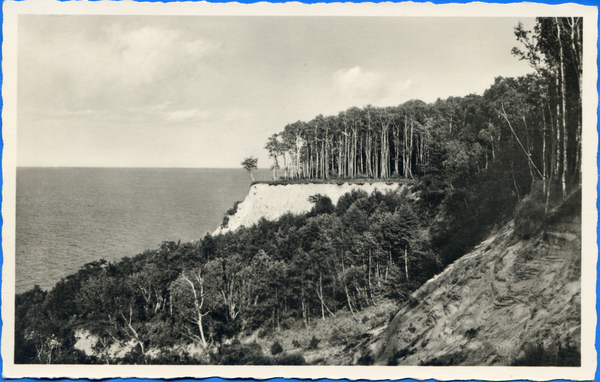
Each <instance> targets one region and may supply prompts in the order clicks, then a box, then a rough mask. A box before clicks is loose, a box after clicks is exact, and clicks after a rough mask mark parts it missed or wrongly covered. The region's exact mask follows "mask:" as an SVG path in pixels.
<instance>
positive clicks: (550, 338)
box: [366, 214, 581, 366]
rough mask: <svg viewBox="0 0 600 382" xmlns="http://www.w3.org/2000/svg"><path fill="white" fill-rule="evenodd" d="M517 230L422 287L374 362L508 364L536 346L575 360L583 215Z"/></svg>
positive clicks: (373, 350)
mask: <svg viewBox="0 0 600 382" xmlns="http://www.w3.org/2000/svg"><path fill="white" fill-rule="evenodd" d="M514 231H515V228H514V223H510V224H508V225H507V226H505V227H504V228H503V229H502V230H501V231H500V232H499V233H498V234H496V235H493V236H491V237H490V238H488V239H487V240H486V241H484V242H482V243H481V244H480V245H479V246H478V247H477V248H475V250H473V251H472V252H471V253H469V254H467V255H465V256H464V257H462V258H460V259H459V260H457V261H456V262H455V263H454V264H452V265H450V266H449V267H448V268H447V269H446V270H445V271H444V272H442V273H441V274H439V275H438V276H436V277H435V278H433V279H431V280H429V281H428V282H427V283H426V284H424V285H423V286H422V287H421V288H419V289H418V290H417V291H416V292H415V293H414V294H413V296H412V299H411V302H410V303H409V304H407V305H406V306H404V307H403V308H401V310H400V311H399V312H398V313H397V314H396V316H395V317H394V319H393V320H392V321H391V322H390V324H389V325H388V327H387V328H386V329H385V330H384V331H383V332H382V333H381V334H380V335H379V336H378V337H377V338H376V339H375V340H374V341H373V342H372V343H371V344H370V347H369V349H368V352H370V354H371V355H372V357H373V358H374V360H375V362H376V364H380V365H386V364H392V365H419V364H421V365H480V366H482V365H510V364H511V363H512V362H514V360H515V359H516V358H519V357H523V356H524V354H525V353H526V351H527V350H528V349H529V351H530V353H531V349H533V347H535V346H537V348H538V349H544V348H545V349H554V354H556V355H558V356H560V355H561V354H562V355H563V356H564V354H568V355H569V356H571V357H574V359H575V358H576V355H577V353H578V351H579V350H578V349H580V344H581V338H580V337H581V215H580V214H574V215H571V216H570V217H568V218H567V217H562V218H560V219H556V221H554V222H553V223H552V224H550V225H548V226H547V227H546V229H545V230H544V231H543V232H540V233H539V234H537V235H535V236H533V237H531V238H528V239H522V238H520V237H519V236H518V235H516V234H515V232H514ZM561 349H562V350H561ZM565 349H570V350H569V351H567V352H565ZM573 349H575V350H573ZM366 351H367V350H366ZM561 351H562V353H561ZM574 355H575V356H574ZM575 362H577V361H576V360H575Z"/></svg>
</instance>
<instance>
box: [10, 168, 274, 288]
mask: <svg viewBox="0 0 600 382" xmlns="http://www.w3.org/2000/svg"><path fill="white" fill-rule="evenodd" d="M268 177H269V174H268V171H267V170H259V171H258V172H256V173H255V178H257V179H268ZM249 186H250V177H249V175H248V173H247V172H245V171H244V170H243V169H139V168H130V169H122V168H18V169H17V206H16V213H17V216H16V292H17V293H20V292H24V291H25V290H28V289H30V288H31V287H32V286H34V285H35V284H38V285H40V286H41V287H42V288H44V289H50V288H52V286H54V284H55V283H56V282H57V281H59V280H60V279H61V278H62V277H64V276H67V275H69V274H71V273H74V272H76V271H77V270H78V269H79V268H80V267H81V266H82V265H83V264H85V263H88V262H90V261H93V260H98V259H106V260H108V261H111V262H114V261H118V260H119V259H121V258H122V257H124V256H130V257H131V256H135V255H136V254H138V253H141V252H143V251H144V250H145V249H155V248H157V247H158V246H159V244H160V243H161V242H163V241H167V240H169V241H170V240H172V241H178V240H181V241H184V242H185V241H193V240H198V239H199V238H201V237H203V236H204V235H205V234H206V232H211V233H212V232H213V231H214V230H215V229H216V228H217V226H218V225H219V224H220V223H221V220H222V218H223V214H224V213H225V212H226V211H227V209H229V208H231V206H232V205H233V203H234V202H235V201H237V200H243V199H244V197H245V196H246V194H247V192H248V188H249Z"/></svg>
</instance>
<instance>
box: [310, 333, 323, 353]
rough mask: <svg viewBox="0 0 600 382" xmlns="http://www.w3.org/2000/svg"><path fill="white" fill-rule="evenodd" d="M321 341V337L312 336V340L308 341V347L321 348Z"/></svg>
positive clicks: (311, 348)
mask: <svg viewBox="0 0 600 382" xmlns="http://www.w3.org/2000/svg"><path fill="white" fill-rule="evenodd" d="M319 342H321V340H320V339H318V338H317V337H315V336H312V338H311V339H310V342H309V343H308V349H309V350H314V349H318V348H319Z"/></svg>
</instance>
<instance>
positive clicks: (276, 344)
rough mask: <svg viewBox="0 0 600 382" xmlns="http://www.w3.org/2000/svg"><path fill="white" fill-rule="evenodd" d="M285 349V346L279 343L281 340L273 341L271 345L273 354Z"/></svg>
mask: <svg viewBox="0 0 600 382" xmlns="http://www.w3.org/2000/svg"><path fill="white" fill-rule="evenodd" d="M282 351H283V346H281V344H280V343H279V341H275V342H273V344H272V345H271V354H273V355H277V354H279V353H281V352H282Z"/></svg>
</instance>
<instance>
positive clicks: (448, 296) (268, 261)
mask: <svg viewBox="0 0 600 382" xmlns="http://www.w3.org/2000/svg"><path fill="white" fill-rule="evenodd" d="M581 22H582V21H581V19H576V18H552V19H549V18H540V19H539V20H538V24H537V26H536V30H535V31H534V32H533V34H532V33H531V32H527V31H524V30H522V28H521V27H520V26H519V27H517V28H516V35H517V39H518V40H519V41H521V42H522V43H523V44H524V46H525V50H526V51H525V52H521V51H520V50H518V49H516V50H515V51H514V53H515V54H516V55H517V56H518V57H520V58H522V59H526V60H528V61H529V62H530V64H531V65H532V66H533V67H534V68H535V69H536V74H531V75H528V76H525V77H520V78H516V79H515V78H497V79H496V80H495V82H494V84H493V85H492V86H491V87H490V88H489V89H488V90H486V91H485V93H484V94H483V96H478V95H469V96H466V97H462V98H460V97H450V98H448V99H446V100H438V101H436V102H435V103H433V104H425V103H423V102H421V101H410V102H407V103H405V104H403V105H400V106H398V107H393V108H385V109H383V108H373V107H370V106H367V107H365V108H363V109H358V108H352V109H350V110H348V111H345V112H342V113H340V115H338V116H334V117H322V116H319V117H317V118H315V120H313V121H310V122H306V123H305V122H297V123H294V124H291V125H288V126H286V127H285V129H284V131H283V132H282V133H281V134H278V135H275V136H273V137H271V138H270V139H269V142H268V144H267V149H268V150H269V152H270V154H271V156H272V157H273V160H274V164H273V170H274V173H275V171H277V170H278V168H279V167H280V163H282V164H283V177H284V180H285V181H287V180H288V179H298V178H303V179H327V180H330V179H339V180H340V181H347V180H351V181H352V180H353V179H356V178H361V179H362V178H367V179H380V178H385V179H389V178H397V179H410V181H411V183H412V182H414V185H412V186H410V187H407V186H403V187H401V188H398V189H397V190H396V191H394V192H385V193H382V192H379V191H374V192H372V193H370V194H367V193H366V192H361V191H360V190H353V191H352V192H350V193H347V194H345V195H343V196H341V197H340V198H339V199H338V200H337V203H333V202H332V200H331V199H330V198H329V197H328V196H327V195H324V194H319V193H317V194H315V195H311V196H310V202H311V203H312V209H311V210H310V211H309V212H307V213H303V214H297V215H293V214H286V215H284V216H281V217H280V218H278V219H276V220H266V219H261V220H260V221H258V223H257V224H254V225H253V226H248V227H241V228H239V229H237V230H236V231H235V232H228V233H226V234H222V235H215V236H212V235H210V234H206V236H204V237H203V238H202V239H200V240H198V241H196V242H192V243H175V242H164V243H163V244H162V245H161V246H160V247H159V248H158V249H156V250H148V251H146V252H144V253H142V254H139V255H137V256H135V257H133V258H124V259H123V260H121V261H120V262H119V263H115V264H112V263H108V262H106V261H104V260H99V261H96V262H92V263H89V264H86V265H85V266H84V267H82V269H81V270H80V271H79V272H77V273H76V274H73V275H71V276H68V277H66V278H65V279H63V280H61V281H60V282H59V283H57V285H56V286H55V287H54V288H53V289H52V290H50V291H44V290H41V289H40V288H39V287H35V288H33V289H32V290H30V291H27V292H25V293H22V294H19V295H17V296H16V307H15V308H16V312H15V314H16V317H15V323H16V331H15V363H124V364H133V363H137V364H140V363H168V364H305V363H311V364H329V363H336V364H372V363H374V362H376V363H385V364H387V363H389V364H401V363H410V364H414V363H421V362H422V363H423V364H431V365H434V364H435V365H438V364H439V365H448V364H461V363H469V364H486V363H490V364H491V363H494V362H500V363H503V364H506V363H508V362H512V361H514V362H515V363H518V364H532V363H534V361H532V359H533V358H535V352H536V351H539V352H543V351H546V350H547V349H549V348H548V347H552V346H554V348H553V349H558V350H556V351H555V352H554V353H555V354H562V355H564V354H567V355H569V357H570V356H572V355H573V354H575V356H574V357H575V358H576V352H577V349H576V348H577V346H578V343H577V341H575V342H572V341H571V340H572V339H573V338H575V337H576V335H577V332H576V329H573V330H571V329H572V328H576V326H577V322H579V321H580V318H579V317H578V316H577V315H576V314H570V313H569V314H568V315H564V316H560V317H561V318H560V319H561V320H563V319H564V320H566V321H564V322H563V321H561V322H558V323H557V325H566V323H565V322H568V323H572V326H569V329H568V331H567V332H566V333H569V334H570V335H571V337H570V340H567V339H565V338H561V339H560V341H559V342H558V344H556V343H555V342H552V343H550V342H548V340H547V338H546V337H544V336H541V337H535V336H534V337H535V338H540V339H541V341H542V342H540V347H538V348H537V349H533V350H532V351H529V350H527V349H524V348H523V347H522V342H516V341H512V340H510V341H508V340H507V342H506V343H505V344H504V342H503V344H504V345H502V346H506V351H505V352H496V353H494V354H495V355H496V357H495V358H486V359H485V360H484V359H478V358H474V356H473V355H472V354H471V353H469V352H479V351H481V352H482V353H481V354H484V353H485V352H484V351H483V350H486V349H487V350H489V349H488V347H486V346H488V345H486V342H485V341H483V340H482V341H479V340H478V339H479V336H480V335H483V333H486V336H490V335H492V334H493V333H494V332H493V330H494V328H493V327H492V326H490V324H489V323H490V322H492V321H491V320H490V321H488V323H487V324H485V323H483V322H482V321H481V320H483V319H484V318H485V317H484V316H485V315H486V314H488V315H492V316H493V317H494V318H498V317H500V316H499V315H498V314H492V313H490V312H492V311H474V310H473V309H475V306H473V307H472V308H469V304H467V303H465V302H468V301H474V302H476V303H481V304H487V305H486V306H491V305H490V304H495V305H494V306H496V305H497V306H498V308H494V309H497V310H496V311H494V312H498V313H506V314H512V315H513V316H515V317H516V316H518V317H517V319H516V320H517V321H518V322H522V320H523V319H525V318H527V317H529V318H531V319H534V322H533V323H532V324H531V325H537V323H538V321H535V320H538V319H541V318H542V317H548V314H554V313H553V312H558V311H566V312H571V311H573V309H575V310H576V309H577V304H578V302H577V290H576V287H575V286H579V287H580V282H579V281H578V280H579V279H578V272H579V270H578V268H577V264H578V263H577V259H578V258H579V259H580V256H581V251H580V247H578V243H579V240H580V239H579V237H580V236H578V235H580V233H578V231H577V229H578V227H577V223H575V221H574V220H573V221H571V222H570V223H568V222H567V223H568V224H570V225H569V227H567V228H565V233H566V234H568V235H566V236H565V235H562V234H561V235H562V236H560V235H559V236H557V235H554V236H553V232H555V231H553V229H554V228H552V227H553V226H552V224H555V223H556V220H553V219H557V216H560V214H561V213H562V214H563V215H564V216H577V212H569V213H567V212H565V211H570V210H569V209H568V208H567V207H565V206H571V207H572V210H573V211H577V208H579V210H580V209H581V207H580V199H581V193H580V192H578V191H577V190H579V188H580V182H581V175H580V172H581V93H580V91H579V89H580V82H578V79H580V78H581V73H580V70H581V67H580V64H581V62H580V53H581V46H580V43H581V41H580V37H581V36H580V35H581ZM565 32H572V33H565ZM559 46H560V47H561V48H560V50H559V49H558V48H559ZM274 175H275V174H274ZM568 195H571V197H570V198H567V196H568ZM573 206H575V207H573ZM577 206H579V207H577ZM237 208H238V205H235V206H234V208H233V209H232V212H233V214H235V213H236V212H237ZM557 208H558V211H559V212H558V215H556V213H557V212H556V211H557ZM565 208H566V209H565ZM560 211H562V212H560ZM228 215H232V214H229V213H228ZM513 219H514V223H512V225H509V226H508V227H510V228H506V227H507V226H506V224H507V223H508V222H509V221H511V220H513ZM567 223H564V224H567ZM557 224H558V223H557ZM579 228H580V227H579ZM497 232H501V233H500V236H499V237H501V239H498V240H495V239H490V240H491V241H488V242H486V243H485V244H484V245H483V247H482V246H479V247H477V249H476V250H475V252H472V253H471V254H469V255H468V256H467V257H465V258H461V257H462V256H463V255H465V254H468V253H469V252H471V251H472V250H473V249H474V248H475V247H476V246H477V245H479V244H480V243H481V242H482V241H483V240H484V239H485V238H486V237H494V236H489V235H493V234H495V233H497ZM573 235H574V236H575V238H574V239H573V240H571V239H572V238H573ZM556 237H558V239H556ZM561 237H562V238H561ZM565 237H567V238H568V240H566V241H565V240H563V239H564V238H565ZM555 239H556V240H557V241H556V242H553V241H552V240H555ZM556 246H559V247H561V248H563V249H562V250H564V251H568V252H569V256H570V257H566V256H565V257H564V261H563V260H561V261H554V259H555V258H556V257H560V256H562V254H561V255H560V256H559V255H553V254H552V253H551V252H553V251H558V250H559V248H556ZM496 247H497V248H496ZM457 259H458V261H457V262H456V263H454V264H453V265H450V264H452V263H453V262H455V261H456V260H457ZM449 265H450V267H449V268H447V267H448V266H449ZM502 266H504V267H505V268H506V269H507V271H502V269H501V268H502ZM561 267H562V268H561ZM565 267H566V268H565ZM444 269H446V271H444ZM457 270H460V271H459V272H458V274H456V273H455V272H457ZM508 270H510V272H509V271H508ZM442 271H443V272H444V273H442V274H441V275H440V276H439V277H438V278H436V279H433V280H432V281H429V282H428V280H431V278H432V277H433V276H434V275H436V274H439V273H440V272H442ZM546 276H547V277H546ZM519 277H523V279H522V280H521V279H519ZM537 277H542V278H543V280H542V281H544V282H550V283H551V284H552V285H563V284H564V285H567V284H565V282H567V281H568V282H569V283H572V284H569V288H570V289H568V290H569V291H570V292H569V293H571V292H572V293H571V295H569V296H570V298H566V299H564V300H560V299H557V300H556V301H555V302H554V303H555V304H557V305H556V306H554V307H552V308H551V309H554V310H551V309H550V308H548V310H546V313H544V312H543V311H542V310H541V309H540V306H542V305H544V304H545V303H542V305H540V303H538V302H537V301H528V302H527V304H526V305H524V307H523V306H521V305H520V304H523V303H522V302H521V300H523V299H524V298H527V299H529V298H533V299H535V298H537V297H535V296H541V297H540V298H542V301H544V300H543V299H544V298H546V297H547V296H548V295H547V293H551V292H552V291H554V289H552V288H550V289H548V290H547V291H543V290H540V291H537V292H536V291H535V290H526V289H527V288H525V287H523V285H524V284H523V283H522V282H524V280H537V279H536V278H537ZM549 278H552V280H550V281H548V280H549ZM472 280H482V281H472ZM565 280H566V281H565ZM484 281H490V282H491V284H490V285H492V286H489V285H488V284H485V285H484ZM426 282H427V284H426ZM520 282H521V284H519V283H520ZM536 282H537V281H536ZM424 284H425V285H424ZM465 285H468V288H466V287H464V286H465ZM544 285H546V284H544V283H540V284H539V287H540V288H542V287H543V286H544ZM419 288H421V289H419ZM494 288H495V289H494ZM519 288H520V289H519ZM523 288H524V289H523ZM415 291H416V293H415ZM440 293H441V295H439V296H438V294H440ZM490 293H491V294H490ZM527 293H530V294H527ZM484 295H485V296H487V297H482V296H484ZM480 297H481V298H480ZM461 301H462V303H461ZM513 307H515V309H516V310H515V311H514V312H513V311H511V309H513ZM413 308H414V309H413ZM397 309H402V314H399V315H395V313H396V311H397ZM440 309H441V310H440ZM561 309H562V310H561ZM534 310H535V311H534ZM456 312H462V313H461V314H463V313H464V314H471V315H472V316H473V318H472V319H471V320H470V321H469V320H466V321H462V318H461V319H460V320H459V317H458V316H455V315H454V314H455V313H456ZM405 315H406V317H405V318H403V317H404V316H405ZM411 315H412V316H411ZM527 315H529V316H527ZM394 316H395V318H394V319H393V321H392V323H391V325H390V326H389V327H388V328H387V329H386V330H385V332H384V334H382V336H383V337H377V335H379V334H380V332H381V331H382V330H384V328H385V326H386V325H387V323H388V322H389V321H390V319H391V318H392V317H394ZM409 317H414V320H411V319H409ZM444 317H447V318H444ZM461 317H462V316H461ZM486 317H487V316H486ZM544 319H545V318H544ZM444 320H445V321H444ZM520 320H521V321H520ZM413 321H414V322H413ZM539 322H542V321H539ZM544 322H545V323H546V324H547V325H551V324H552V322H551V321H544ZM546 324H544V325H546ZM440 325H442V326H440ZM444 325H445V326H444ZM448 328H449V329H448ZM506 328H507V330H508V331H510V330H511V329H510V328H508V327H506ZM446 329H448V330H446ZM533 329H535V330H538V329H539V330H542V329H543V330H546V329H547V327H544V328H541V329H540V328H538V327H535V328H533ZM398 330H399V331H398ZM426 332H427V333H429V334H427V333H426ZM550 332H551V331H550ZM480 333H481V334H480ZM532 333H533V332H532ZM536 333H537V332H536ZM434 334H435V335H436V336H437V337H436V340H435V341H434V338H433V337H431V336H434ZM428 336H429V337H428ZM532 336H533V334H532ZM534 337H532V338H534ZM373 338H378V339H377V340H375V342H372V341H373ZM439 338H447V339H448V341H451V340H452V341H454V342H453V344H458V345H457V346H459V348H460V351H459V350H457V348H453V347H452V346H454V345H453V344H451V343H449V342H448V343H445V344H444V343H442V342H440V340H439ZM507 338H508V337H507ZM511 338H512V337H511ZM428 341H430V342H429V344H428V343H427V342H428ZM511 341H512V342H511ZM417 345H418V346H417ZM559 346H561V347H560V348H559ZM565 348H567V349H568V351H567V353H560V351H562V350H564V349H565ZM573 348H574V349H575V350H573ZM422 349H425V350H424V351H427V352H428V353H423V354H422V355H419V352H420V351H421V350H422ZM482 349H483V350H482ZM487 350H486V351H487ZM528 351H529V353H528ZM511 352H512V354H513V355H514V357H515V358H513V359H511V358H510V357H508V356H506V354H508V353H511ZM532 352H533V353H532ZM485 354H492V353H490V352H487V353H485ZM519 354H521V355H522V356H523V357H522V358H521V360H517V359H516V357H517V355H519ZM528 354H529V355H530V356H531V354H534V356H531V357H529V356H528ZM492 355H493V354H492ZM527 357H529V358H527ZM561 358H564V357H561ZM553 359H554V360H555V361H556V360H557V359H558V357H554V358H553ZM493 360H496V361H493ZM519 362H521V363H519ZM554 364H557V365H558V364H559V363H558V362H554Z"/></svg>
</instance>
